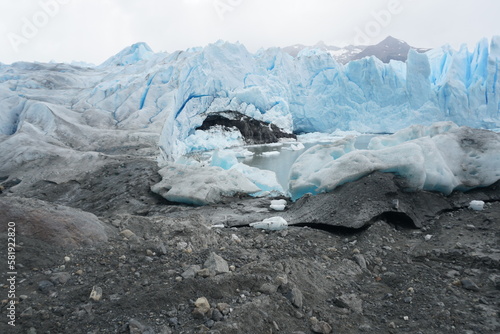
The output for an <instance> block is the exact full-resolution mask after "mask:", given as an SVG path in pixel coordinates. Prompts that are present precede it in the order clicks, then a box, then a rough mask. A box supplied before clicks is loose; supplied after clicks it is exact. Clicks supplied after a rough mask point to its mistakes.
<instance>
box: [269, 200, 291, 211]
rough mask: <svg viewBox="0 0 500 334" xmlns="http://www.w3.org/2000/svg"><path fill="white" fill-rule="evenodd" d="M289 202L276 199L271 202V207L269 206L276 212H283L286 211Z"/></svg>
mask: <svg viewBox="0 0 500 334" xmlns="http://www.w3.org/2000/svg"><path fill="white" fill-rule="evenodd" d="M286 205H287V202H286V200H285V199H276V200H272V201H271V205H270V206H269V207H270V208H271V209H272V210H274V211H283V210H285V208H286Z"/></svg>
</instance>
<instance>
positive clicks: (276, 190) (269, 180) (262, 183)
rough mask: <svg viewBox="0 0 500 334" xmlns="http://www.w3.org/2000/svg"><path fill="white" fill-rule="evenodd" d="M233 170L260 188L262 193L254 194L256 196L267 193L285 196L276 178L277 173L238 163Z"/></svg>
mask: <svg viewBox="0 0 500 334" xmlns="http://www.w3.org/2000/svg"><path fill="white" fill-rule="evenodd" d="M231 169H232V170H235V171H238V172H240V173H241V174H242V175H244V176H245V177H246V178H247V179H248V180H250V181H251V182H253V183H254V184H255V185H256V186H257V187H259V188H260V190H261V191H260V192H257V193H255V194H254V195H256V196H260V195H264V194H265V193H270V194H273V195H283V194H284V193H285V191H284V190H283V187H282V186H281V185H280V184H279V182H278V180H277V178H276V173H274V172H273V171H270V170H265V169H259V168H256V167H250V166H247V165H245V164H243V163H238V164H236V165H234V166H233V167H232V168H231Z"/></svg>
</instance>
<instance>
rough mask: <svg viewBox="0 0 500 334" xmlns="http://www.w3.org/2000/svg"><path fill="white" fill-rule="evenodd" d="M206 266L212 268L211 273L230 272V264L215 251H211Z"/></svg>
mask: <svg viewBox="0 0 500 334" xmlns="http://www.w3.org/2000/svg"><path fill="white" fill-rule="evenodd" d="M204 267H205V268H207V269H208V270H210V272H211V273H214V274H215V275H218V274H225V273H228V272H229V266H228V264H227V262H226V260H224V259H223V258H222V257H220V256H219V255H217V254H215V253H214V252H212V253H210V256H209V257H208V259H207V260H206V261H205V263H204Z"/></svg>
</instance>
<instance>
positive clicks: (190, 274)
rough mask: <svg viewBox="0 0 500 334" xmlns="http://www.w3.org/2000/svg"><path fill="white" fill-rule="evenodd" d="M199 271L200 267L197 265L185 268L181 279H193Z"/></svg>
mask: <svg viewBox="0 0 500 334" xmlns="http://www.w3.org/2000/svg"><path fill="white" fill-rule="evenodd" d="M200 270H201V267H200V266H198V265H193V266H190V267H189V268H187V269H186V270H185V271H184V272H183V273H182V274H181V276H182V278H184V279H188V278H195V277H196V274H198V272H199V271H200Z"/></svg>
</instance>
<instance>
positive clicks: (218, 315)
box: [212, 309, 224, 321]
mask: <svg viewBox="0 0 500 334" xmlns="http://www.w3.org/2000/svg"><path fill="white" fill-rule="evenodd" d="M212 319H213V320H214V321H222V319H224V315H222V312H221V311H219V310H218V309H214V310H213V311H212Z"/></svg>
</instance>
